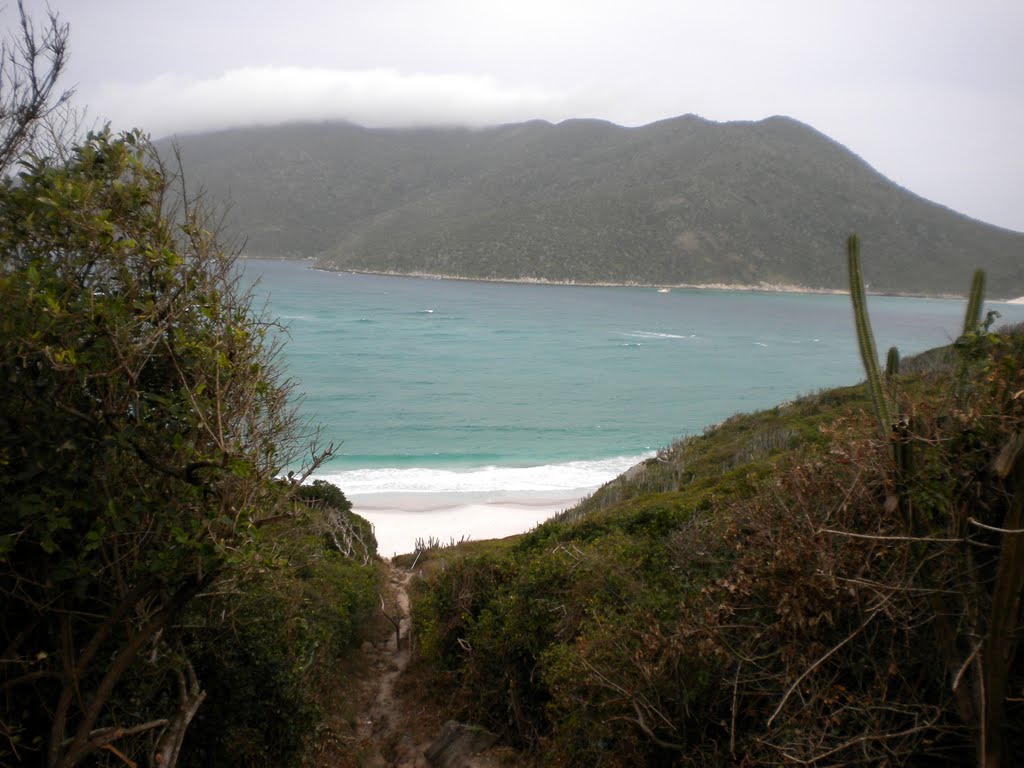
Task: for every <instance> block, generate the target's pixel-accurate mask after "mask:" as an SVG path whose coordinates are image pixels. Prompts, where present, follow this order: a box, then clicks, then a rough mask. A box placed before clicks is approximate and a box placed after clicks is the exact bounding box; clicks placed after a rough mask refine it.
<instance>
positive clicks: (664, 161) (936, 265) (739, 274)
mask: <svg viewBox="0 0 1024 768" xmlns="http://www.w3.org/2000/svg"><path fill="white" fill-rule="evenodd" d="M178 143H179V144H180V145H181V147H182V150H183V155H184V162H185V171H186V175H187V176H188V177H189V178H191V179H193V180H198V181H199V182H200V183H201V184H202V185H203V186H205V187H207V188H208V189H209V190H210V192H211V193H213V194H214V195H216V196H218V197H222V198H223V197H225V196H227V197H229V198H230V199H232V201H233V204H234V210H233V212H232V214H231V217H230V219H229V225H230V226H231V227H232V228H235V229H237V230H238V231H240V232H244V233H246V234H247V236H248V250H249V253H251V254H252V255H259V256H286V257H306V258H315V259H317V261H318V264H319V265H320V266H322V267H325V268H330V269H339V270H354V271H367V272H384V273H397V274H412V273H420V274H431V275H454V276H459V277H466V278H471V279H488V280H537V281H545V282H567V283H615V284H644V285H707V284H723V285H732V284H742V285H750V286H773V285H779V284H786V285H797V286H804V287H806V288H809V289H817V290H838V289H842V288H843V287H844V286H845V273H844V270H843V266H842V265H843V263H844V261H843V256H842V243H843V242H845V237H846V235H847V234H848V233H849V232H851V231H855V232H857V233H858V234H859V235H860V237H861V239H862V241H863V242H864V247H865V260H864V261H865V265H864V270H865V278H866V280H867V281H868V282H869V283H870V284H871V286H872V289H873V290H875V291H879V292H888V293H916V294H926V295H951V294H952V295H960V294H962V292H963V291H964V290H965V289H966V285H967V283H968V281H969V277H970V274H971V272H972V271H973V269H974V268H975V267H977V266H980V267H982V268H984V269H986V270H987V271H988V273H989V277H990V285H992V286H993V292H994V293H995V294H996V295H997V296H999V297H1006V298H1011V297H1013V296H1019V295H1021V294H1024V265H1022V263H1021V262H1024V259H1020V258H1019V256H1020V254H1022V253H1024V234H1021V233H1016V232H1012V231H1010V230H1006V229H1002V228H999V227H995V226H993V225H989V224H985V223H984V222H980V221H977V220H975V219H971V218H969V217H967V216H965V215H963V214H959V213H957V212H955V211H952V210H951V209H949V208H947V207H945V206H942V205H940V204H938V203H934V202H931V201H928V200H926V199H924V198H922V197H920V196H918V195H916V194H914V193H913V192H910V191H908V190H906V189H904V188H903V187H900V186H899V185H897V184H895V183H893V182H892V181H890V180H889V179H887V178H886V177H885V176H883V175H882V174H881V173H879V172H878V171H876V170H875V169H874V168H872V167H871V166H870V165H869V164H867V163H866V162H865V161H864V160H863V159H862V158H860V157H859V156H857V155H856V154H854V153H853V152H851V151H850V150H848V149H846V148H845V147H843V146H842V145H841V144H839V143H838V142H836V141H835V140H834V139H831V138H830V137H828V136H827V135H825V134H823V133H821V132H820V131H817V130H816V129H814V128H812V127H810V126H808V125H806V124H804V123H801V122H799V121H798V120H795V119H793V118H790V117H785V116H773V117H769V118H765V119H763V120H758V121H737V122H727V123H716V122H712V121H710V120H706V119H705V118H702V117H699V116H697V115H692V114H690V115H682V116H680V117H675V118H668V119H665V120H660V121H657V122H655V123H650V124H648V125H644V126H637V127H629V128H624V127H621V126H617V125H615V124H613V123H609V122H606V121H600V120H592V119H573V120H567V121H563V122H561V123H557V124H552V123H547V122H544V121H530V122H526V123H514V124H508V125H502V126H496V127H493V128H409V129H398V128H390V129H370V128H363V127H360V126H357V125H354V124H351V123H293V124H288V125H283V126H276V127H272V128H243V129H232V130H227V131H220V132H216V133H207V134H191V135H188V136H182V137H179V139H178Z"/></svg>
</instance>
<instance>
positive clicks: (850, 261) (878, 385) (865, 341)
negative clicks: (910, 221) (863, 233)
mask: <svg viewBox="0 0 1024 768" xmlns="http://www.w3.org/2000/svg"><path fill="white" fill-rule="evenodd" d="M846 255H847V267H848V270H849V276H850V299H851V300H852V302H853V320H854V324H855V325H856V328H857V344H858V346H859V347H860V359H861V362H863V363H864V372H865V373H866V374H867V383H868V392H870V393H871V403H872V405H874V409H875V418H876V419H877V420H878V428H879V430H880V431H881V433H882V438H883V439H886V440H887V439H889V432H890V429H891V419H890V418H889V406H888V404H887V403H886V401H885V391H884V390H883V388H882V376H881V374H880V373H879V372H878V351H877V350H876V348H875V337H874V335H873V334H872V333H871V321H870V320H869V319H868V305H867V298H866V297H865V293H864V279H863V277H861V273H860V241H859V240H858V239H857V236H856V235H850V236H849V238H847V240H846Z"/></svg>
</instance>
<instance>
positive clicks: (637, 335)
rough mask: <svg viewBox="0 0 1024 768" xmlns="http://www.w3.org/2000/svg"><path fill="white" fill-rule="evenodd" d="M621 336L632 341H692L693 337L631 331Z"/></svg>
mask: <svg viewBox="0 0 1024 768" xmlns="http://www.w3.org/2000/svg"><path fill="white" fill-rule="evenodd" d="M622 335H623V336H630V337H632V338H634V339H692V338H694V336H693V335H690V336H680V335H679V334H678V333H659V332H658V331H633V332H632V333H624V334H622Z"/></svg>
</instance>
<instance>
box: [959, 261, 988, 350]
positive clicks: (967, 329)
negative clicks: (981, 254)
mask: <svg viewBox="0 0 1024 768" xmlns="http://www.w3.org/2000/svg"><path fill="white" fill-rule="evenodd" d="M984 294H985V270H983V269H976V270H974V279H973V280H972V281H971V292H970V294H968V296H967V311H966V312H965V313H964V335H965V336H966V335H967V334H968V333H971V332H972V331H975V330H977V328H978V326H979V325H980V324H981V305H982V297H983V296H984Z"/></svg>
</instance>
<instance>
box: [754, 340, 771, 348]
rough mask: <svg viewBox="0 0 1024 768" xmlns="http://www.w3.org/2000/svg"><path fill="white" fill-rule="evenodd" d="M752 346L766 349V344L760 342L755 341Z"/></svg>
mask: <svg viewBox="0 0 1024 768" xmlns="http://www.w3.org/2000/svg"><path fill="white" fill-rule="evenodd" d="M754 344H756V345H757V346H759V347H767V346H768V345H767V344H765V343H764V342H762V341H755V342H754Z"/></svg>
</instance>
